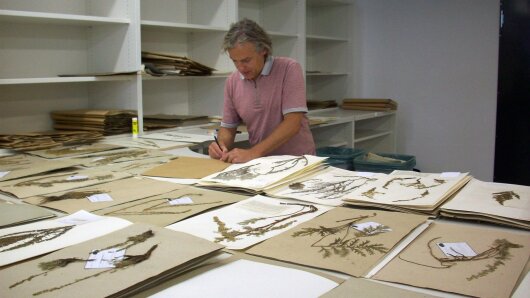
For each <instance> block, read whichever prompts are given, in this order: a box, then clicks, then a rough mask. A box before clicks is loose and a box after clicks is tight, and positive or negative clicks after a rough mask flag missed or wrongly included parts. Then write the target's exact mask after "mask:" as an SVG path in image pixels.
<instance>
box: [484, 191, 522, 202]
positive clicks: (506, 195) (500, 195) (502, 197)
mask: <svg viewBox="0 0 530 298" xmlns="http://www.w3.org/2000/svg"><path fill="white" fill-rule="evenodd" d="M491 195H492V196H493V199H495V201H497V202H498V203H499V204H501V205H503V206H504V202H506V201H509V200H512V199H514V198H515V199H519V200H520V199H521V197H520V196H519V195H518V194H517V193H515V192H514V191H501V192H494V193H492V194H491Z"/></svg>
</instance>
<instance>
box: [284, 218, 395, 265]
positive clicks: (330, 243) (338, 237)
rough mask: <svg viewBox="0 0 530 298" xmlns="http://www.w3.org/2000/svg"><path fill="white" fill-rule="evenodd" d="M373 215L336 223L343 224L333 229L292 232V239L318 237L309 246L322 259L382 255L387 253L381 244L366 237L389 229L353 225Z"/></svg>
mask: <svg viewBox="0 0 530 298" xmlns="http://www.w3.org/2000/svg"><path fill="white" fill-rule="evenodd" d="M376 215H377V214H376V213H374V214H373V215H363V216H358V217H355V218H348V219H343V220H338V221H336V222H337V223H340V222H345V223H343V224H339V225H337V226H333V227H325V226H319V227H318V228H303V229H302V230H300V231H297V232H294V233H293V234H292V235H291V236H292V237H311V236H314V235H317V236H318V239H317V240H316V241H315V242H313V243H312V244H311V247H314V248H318V249H319V250H318V252H319V253H321V254H322V257H323V258H329V257H331V256H332V255H336V256H339V257H342V258H344V257H346V256H348V255H349V254H350V253H354V254H357V255H360V256H361V257H366V256H368V255H373V254H375V253H381V254H384V253H386V252H387V251H388V248H386V247H385V246H384V245H383V244H380V243H372V242H371V241H370V240H369V239H364V238H367V237H372V236H375V235H378V234H381V233H385V232H387V231H388V229H389V227H387V226H385V225H378V226H376V227H372V226H370V227H367V228H364V229H361V230H357V229H356V228H355V224H357V223H359V222H360V221H362V220H365V219H368V218H370V217H374V216H376Z"/></svg>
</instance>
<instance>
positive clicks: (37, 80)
mask: <svg viewBox="0 0 530 298" xmlns="http://www.w3.org/2000/svg"><path fill="white" fill-rule="evenodd" d="M135 76H136V75H117V76H98V77H94V76H91V77H49V78H18V79H0V85H24V84H53V83H83V82H109V81H129V80H133V79H134V78H135Z"/></svg>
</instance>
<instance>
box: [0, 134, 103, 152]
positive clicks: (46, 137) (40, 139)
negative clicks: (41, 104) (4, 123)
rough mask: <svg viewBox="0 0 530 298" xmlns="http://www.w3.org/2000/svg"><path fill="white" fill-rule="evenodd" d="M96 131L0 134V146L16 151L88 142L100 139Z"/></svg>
mask: <svg viewBox="0 0 530 298" xmlns="http://www.w3.org/2000/svg"><path fill="white" fill-rule="evenodd" d="M102 137H103V135H102V134H101V133H99V132H97V131H91V132H87V131H50V132H28V133H18V134H1V135H0V148H5V149H13V150H17V151H32V150H39V149H48V148H53V147H58V146H61V145H79V144H89V143H93V142H96V141H97V140H99V139H101V138H102Z"/></svg>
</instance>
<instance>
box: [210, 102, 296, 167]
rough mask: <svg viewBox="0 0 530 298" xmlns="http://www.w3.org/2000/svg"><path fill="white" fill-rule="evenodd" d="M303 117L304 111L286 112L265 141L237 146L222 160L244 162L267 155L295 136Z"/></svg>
mask: <svg viewBox="0 0 530 298" xmlns="http://www.w3.org/2000/svg"><path fill="white" fill-rule="evenodd" d="M303 119H304V113H302V112H293V113H288V114H285V115H284V116H283V120H282V122H280V124H279V125H278V126H277V127H276V128H275V129H274V130H273V132H272V133H271V134H270V135H269V136H268V137H266V138H265V139H264V140H263V141H261V142H259V143H258V144H256V145H254V146H253V147H252V148H250V149H238V148H235V149H233V150H231V151H229V152H228V153H225V154H224V156H223V157H221V160H224V161H227V162H231V163H244V162H247V161H249V160H252V159H254V158H258V157H262V156H265V155H267V154H268V153H270V152H272V151H273V150H274V149H276V148H278V147H280V146H281V145H283V144H285V143H286V142H287V141H289V140H290V139H291V138H292V137H293V136H295V135H296V134H297V133H298V131H299V130H300V127H301V126H302V120H303ZM210 146H211V144H210ZM210 156H211V155H210Z"/></svg>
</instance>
